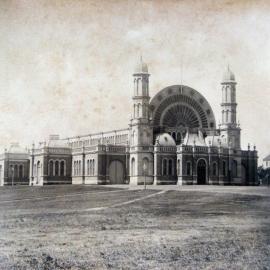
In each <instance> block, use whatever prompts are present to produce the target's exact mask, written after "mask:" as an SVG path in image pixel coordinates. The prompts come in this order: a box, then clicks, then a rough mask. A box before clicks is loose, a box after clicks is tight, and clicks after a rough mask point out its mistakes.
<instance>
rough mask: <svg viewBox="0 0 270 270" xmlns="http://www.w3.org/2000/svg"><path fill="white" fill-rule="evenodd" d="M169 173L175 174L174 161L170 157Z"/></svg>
mask: <svg viewBox="0 0 270 270" xmlns="http://www.w3.org/2000/svg"><path fill="white" fill-rule="evenodd" d="M168 175H173V161H172V160H171V159H169V173H168Z"/></svg>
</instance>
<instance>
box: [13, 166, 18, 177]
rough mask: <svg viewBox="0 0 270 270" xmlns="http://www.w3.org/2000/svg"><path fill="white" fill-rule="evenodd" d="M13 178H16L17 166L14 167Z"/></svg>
mask: <svg viewBox="0 0 270 270" xmlns="http://www.w3.org/2000/svg"><path fill="white" fill-rule="evenodd" d="M14 178H18V165H17V164H16V165H15V166H14Z"/></svg>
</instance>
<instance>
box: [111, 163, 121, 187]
mask: <svg viewBox="0 0 270 270" xmlns="http://www.w3.org/2000/svg"><path fill="white" fill-rule="evenodd" d="M109 179H110V184H124V166H123V164H122V162H120V161H118V160H114V161H112V162H111V164H110V167H109Z"/></svg>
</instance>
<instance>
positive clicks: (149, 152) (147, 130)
mask: <svg viewBox="0 0 270 270" xmlns="http://www.w3.org/2000/svg"><path fill="white" fill-rule="evenodd" d="M149 76H150V74H149V73H148V67H147V64H146V63H144V62H143V60H142V57H141V58H140V61H139V63H138V64H137V65H136V68H135V72H134V74H133V77H134V80H133V82H134V86H133V97H132V101H133V102H132V117H131V120H130V184H143V183H144V181H145V180H146V182H147V183H149V184H150V183H152V181H153V176H152V175H153V149H152V148H153V146H152V147H151V145H152V142H153V131H152V128H151V126H150V118H149V100H150V97H149Z"/></svg>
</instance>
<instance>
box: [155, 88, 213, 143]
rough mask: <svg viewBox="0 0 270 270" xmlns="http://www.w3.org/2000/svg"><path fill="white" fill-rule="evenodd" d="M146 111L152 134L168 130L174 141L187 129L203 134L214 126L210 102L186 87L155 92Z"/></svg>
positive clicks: (182, 135)
mask: <svg viewBox="0 0 270 270" xmlns="http://www.w3.org/2000/svg"><path fill="white" fill-rule="evenodd" d="M150 112H151V121H152V125H153V128H154V133H156V134H157V133H160V132H168V133H169V134H171V135H172V136H173V137H174V138H175V140H176V141H180V139H178V138H183V137H184V136H185V133H186V130H187V129H190V130H194V129H201V130H202V131H203V132H204V134H209V133H210V131H214V130H215V129H216V120H215V116H214V113H213V110H212V108H211V106H210V104H209V103H208V101H207V100H206V99H205V98H204V97H203V96H202V95H201V94H200V93H199V92H198V91H196V90H194V89H193V88H190V87H188V86H184V85H173V86H168V87H166V88H164V89H163V90H161V91H159V92H158V93H157V94H156V95H155V96H154V97H153V98H152V100H151V102H150Z"/></svg>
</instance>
